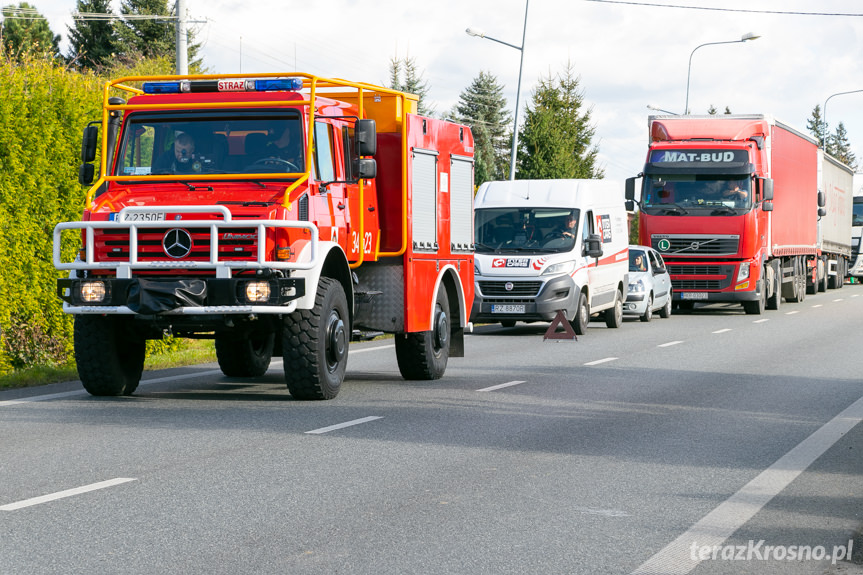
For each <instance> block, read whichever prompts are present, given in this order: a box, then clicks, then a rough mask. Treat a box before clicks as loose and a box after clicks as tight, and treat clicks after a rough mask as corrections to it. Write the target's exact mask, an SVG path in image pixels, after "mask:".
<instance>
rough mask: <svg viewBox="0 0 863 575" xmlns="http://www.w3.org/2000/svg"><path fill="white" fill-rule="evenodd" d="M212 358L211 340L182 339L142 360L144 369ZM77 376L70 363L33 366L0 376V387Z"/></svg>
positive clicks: (29, 385) (192, 362) (42, 383)
mask: <svg viewBox="0 0 863 575" xmlns="http://www.w3.org/2000/svg"><path fill="white" fill-rule="evenodd" d="M213 361H216V349H215V346H214V344H213V341H212V340H186V341H185V344H184V345H183V348H182V349H180V350H169V351H166V352H164V353H160V354H156V355H153V356H151V357H148V358H147V359H146V361H145V362H144V370H145V371H152V370H156V369H167V368H170V367H183V366H186V365H196V364H199V363H210V362H213ZM77 379H78V371H77V369H76V368H75V364H74V363H73V364H68V365H63V366H57V367H48V366H37V367H31V368H28V369H22V370H19V371H15V372H13V373H10V374H7V375H2V376H0V389H14V388H19V387H34V386H37V385H47V384H49V383H59V382H63V381H75V380H77Z"/></svg>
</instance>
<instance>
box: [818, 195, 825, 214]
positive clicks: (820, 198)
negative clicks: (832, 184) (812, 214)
mask: <svg viewBox="0 0 863 575" xmlns="http://www.w3.org/2000/svg"><path fill="white" fill-rule="evenodd" d="M826 205H827V197H826V196H825V195H824V192H818V207H819V208H823V207H824V206H826ZM818 215H822V214H821V210H818Z"/></svg>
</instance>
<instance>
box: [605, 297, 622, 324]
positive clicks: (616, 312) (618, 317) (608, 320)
mask: <svg viewBox="0 0 863 575" xmlns="http://www.w3.org/2000/svg"><path fill="white" fill-rule="evenodd" d="M622 323H623V294H622V293H620V290H618V291H616V292H615V293H614V306H613V307H612V308H611V309H607V310H605V325H607V326H608V327H620V325H621V324H622Z"/></svg>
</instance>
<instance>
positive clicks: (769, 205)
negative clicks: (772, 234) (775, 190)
mask: <svg viewBox="0 0 863 575" xmlns="http://www.w3.org/2000/svg"><path fill="white" fill-rule="evenodd" d="M761 211H762V212H772V211H773V202H772V201H770V200H768V201H766V202H761Z"/></svg>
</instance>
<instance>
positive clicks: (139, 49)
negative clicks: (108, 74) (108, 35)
mask: <svg viewBox="0 0 863 575" xmlns="http://www.w3.org/2000/svg"><path fill="white" fill-rule="evenodd" d="M120 12H121V14H122V15H123V16H124V19H123V20H122V21H118V22H117V23H116V24H115V28H116V31H117V37H118V39H119V45H120V46H122V47H123V54H122V55H123V60H124V63H125V64H127V65H131V64H132V63H133V62H135V61H137V60H139V59H141V58H142V57H143V58H168V59H170V61H171V62H175V63H176V56H177V49H176V38H177V34H176V30H177V28H176V25H177V19H176V17H175V15H174V14H172V12H171V10H170V9H169V8H168V0H123V2H122V3H121V5H120ZM136 16H164V18H143V19H138V18H135V17H136ZM200 48H201V45H200V43H195V42H194V34H193V33H191V32H190V33H189V41H188V44H187V49H188V54H189V71H190V72H192V73H198V72H201V71H203V64H202V61H201V60H200V58H198V52H199V50H200Z"/></svg>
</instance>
